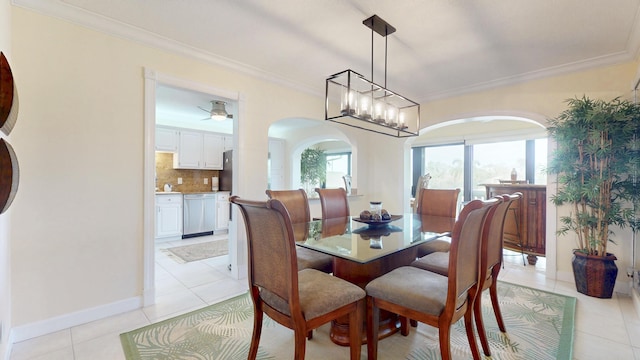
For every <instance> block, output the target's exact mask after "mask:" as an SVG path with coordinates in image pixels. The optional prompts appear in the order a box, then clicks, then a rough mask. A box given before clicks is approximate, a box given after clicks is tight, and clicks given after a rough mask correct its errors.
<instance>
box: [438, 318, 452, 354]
mask: <svg viewBox="0 0 640 360" xmlns="http://www.w3.org/2000/svg"><path fill="white" fill-rule="evenodd" d="M438 338H439V339H440V356H441V357H442V360H451V325H449V324H447V325H446V326H442V327H439V328H438Z"/></svg>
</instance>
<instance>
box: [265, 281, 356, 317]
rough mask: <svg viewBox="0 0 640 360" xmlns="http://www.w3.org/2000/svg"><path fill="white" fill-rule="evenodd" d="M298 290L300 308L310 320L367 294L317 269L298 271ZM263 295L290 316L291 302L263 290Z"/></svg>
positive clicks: (272, 304)
mask: <svg viewBox="0 0 640 360" xmlns="http://www.w3.org/2000/svg"><path fill="white" fill-rule="evenodd" d="M298 290H299V294H300V307H301V308H302V313H303V314H304V317H305V319H306V320H307V321H308V320H311V319H313V318H316V317H318V316H322V315H324V314H327V313H329V312H331V311H333V310H335V309H338V308H340V307H343V306H345V305H348V304H351V303H353V302H356V301H358V300H360V299H363V298H364V297H365V296H366V293H365V292H364V290H362V289H361V288H360V287H358V286H356V285H354V284H352V283H350V282H348V281H345V280H342V279H340V278H337V277H334V276H332V275H329V274H326V273H323V272H322V271H318V270H315V269H304V270H301V271H299V272H298ZM260 297H261V298H262V299H263V300H264V301H265V302H266V303H267V304H269V305H271V306H272V307H274V308H275V309H276V310H278V311H280V312H281V313H283V314H285V315H289V316H290V315H291V313H290V312H289V304H288V303H287V302H286V301H284V300H283V299H282V298H280V297H279V296H277V295H275V294H273V293H272V292H270V291H268V290H266V289H261V291H260Z"/></svg>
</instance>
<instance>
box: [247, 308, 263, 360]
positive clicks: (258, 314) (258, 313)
mask: <svg viewBox="0 0 640 360" xmlns="http://www.w3.org/2000/svg"><path fill="white" fill-rule="evenodd" d="M253 312H254V315H253V335H252V336H251V345H250V347H249V355H248V356H247V360H255V358H256V356H258V345H259V344H260V334H262V317H263V314H262V310H259V309H258V308H257V306H254V307H253Z"/></svg>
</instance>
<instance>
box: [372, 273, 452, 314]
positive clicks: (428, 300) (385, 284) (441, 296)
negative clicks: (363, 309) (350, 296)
mask: <svg viewBox="0 0 640 360" xmlns="http://www.w3.org/2000/svg"><path fill="white" fill-rule="evenodd" d="M448 281H449V280H448V278H447V277H446V276H442V275H440V274H436V273H432V272H429V271H424V270H422V269H419V268H416V267H412V266H403V267H399V268H397V269H395V270H393V271H391V272H389V273H386V274H384V275H382V276H380V277H379V278H377V279H374V280H373V281H371V282H369V284H367V286H366V288H365V290H366V291H367V295H369V296H371V297H374V298H378V299H382V300H385V301H388V302H391V303H394V304H397V305H400V306H402V307H406V308H409V309H414V310H417V311H419V312H423V313H427V314H431V315H435V316H438V315H439V314H440V313H441V312H442V310H444V306H445V302H446V300H447V286H448Z"/></svg>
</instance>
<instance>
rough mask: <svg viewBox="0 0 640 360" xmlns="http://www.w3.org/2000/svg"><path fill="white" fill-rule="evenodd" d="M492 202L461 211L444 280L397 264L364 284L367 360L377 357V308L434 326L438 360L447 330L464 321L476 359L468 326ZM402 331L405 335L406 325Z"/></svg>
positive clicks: (446, 349) (446, 350)
mask: <svg viewBox="0 0 640 360" xmlns="http://www.w3.org/2000/svg"><path fill="white" fill-rule="evenodd" d="M498 202H499V200H498V199H491V200H488V201H481V200H473V201H471V202H470V203H468V204H467V205H466V206H465V207H464V208H463V209H462V212H461V213H460V217H459V219H458V220H457V221H456V224H455V225H454V228H453V231H452V236H451V250H450V252H449V253H450V259H451V261H450V262H449V276H448V277H447V276H442V275H440V274H436V273H434V272H430V271H426V270H423V269H420V268H417V267H414V266H403V267H399V268H396V269H394V270H392V271H391V272H389V273H387V274H385V275H382V276H381V277H378V278H377V279H374V280H373V281H371V282H369V284H367V286H366V288H365V290H366V291H367V353H368V357H367V359H369V360H375V359H377V352H378V326H379V316H380V310H386V311H389V312H391V313H394V314H398V315H400V316H401V317H402V318H404V319H415V320H417V321H419V322H422V323H425V324H427V325H431V326H434V327H437V328H438V334H439V342H440V354H441V356H442V359H443V360H449V359H451V344H450V339H451V326H452V325H453V324H454V323H456V322H457V321H458V320H459V319H460V318H462V317H464V324H465V329H466V332H467V339H468V341H469V346H470V349H471V353H472V354H473V358H474V359H480V352H479V351H478V345H477V343H476V339H475V333H474V330H473V325H472V313H473V303H474V301H475V298H476V294H477V293H478V291H477V290H478V288H477V287H478V265H479V258H478V249H479V247H480V239H481V237H482V232H483V229H484V223H485V221H489V220H490V218H491V216H492V212H493V211H495V208H496V206H497V205H498ZM402 333H403V335H406V334H407V333H408V328H407V325H406V321H404V322H403V329H402Z"/></svg>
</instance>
